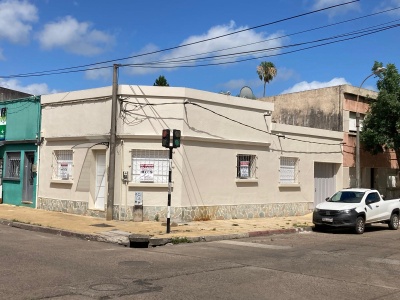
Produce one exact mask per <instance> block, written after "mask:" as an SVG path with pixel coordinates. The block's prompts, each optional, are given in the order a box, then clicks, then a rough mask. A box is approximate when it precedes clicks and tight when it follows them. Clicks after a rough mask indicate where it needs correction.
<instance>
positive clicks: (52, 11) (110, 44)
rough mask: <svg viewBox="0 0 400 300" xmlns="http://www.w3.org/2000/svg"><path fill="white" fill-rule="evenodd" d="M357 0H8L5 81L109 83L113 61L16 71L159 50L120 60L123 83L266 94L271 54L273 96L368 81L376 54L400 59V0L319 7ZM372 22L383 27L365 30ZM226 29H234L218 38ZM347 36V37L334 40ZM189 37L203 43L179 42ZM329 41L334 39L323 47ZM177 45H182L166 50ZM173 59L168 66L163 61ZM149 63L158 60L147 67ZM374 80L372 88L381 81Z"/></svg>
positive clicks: (3, 21) (41, 87)
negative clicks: (159, 82) (261, 72)
mask: <svg viewBox="0 0 400 300" xmlns="http://www.w3.org/2000/svg"><path fill="white" fill-rule="evenodd" d="M349 1H351V0H279V1H265V0H251V1H237V0H229V1H227V0H218V1H216V0H203V1H190V0H172V1H161V0H153V1H140V0H135V1H133V0H118V1H111V0H71V1H69V0H35V1H33V0H0V86H2V87H6V88H10V89H16V90H20V91H25V92H28V93H32V94H35V95H40V94H48V93H53V92H63V91H72V90H80V89H88V88H95V87H102V86H110V85H111V84H112V69H111V68H110V67H108V68H103V69H95V70H85V69H87V68H86V67H85V68H80V69H76V70H80V71H79V72H74V73H68V74H58V75H49V76H28V77H13V76H14V75H21V74H27V73H37V72H42V71H48V70H58V69H64V68H70V67H77V66H85V65H92V64H95V63H99V62H104V61H110V60H116V59H120V58H126V57H133V56H137V55H140V54H146V53H151V52H156V53H154V54H151V55H146V56H139V57H136V58H130V59H126V60H119V61H116V63H120V64H133V66H125V67H121V68H120V71H119V83H120V84H135V85H153V83H154V81H155V79H156V78H157V77H158V76H159V75H163V76H165V77H166V79H167V81H168V82H169V84H170V86H178V87H188V88H194V89H200V90H205V91H210V92H217V93H218V92H226V91H230V92H231V94H232V95H237V94H238V93H239V91H240V89H241V88H242V87H243V86H249V87H250V88H251V89H252V90H253V92H254V94H255V95H256V96H257V97H261V96H262V94H263V83H262V81H261V80H260V79H259V78H258V76H257V73H256V68H257V66H258V65H259V64H260V62H262V61H271V62H273V63H274V64H275V66H276V67H277V69H278V75H277V77H276V78H275V79H274V80H273V81H272V82H271V83H269V84H268V85H267V87H266V95H267V96H273V95H278V94H281V93H288V92H296V91H302V90H307V89H314V88H320V87H326V86H333V85H339V84H351V85H354V86H359V85H360V84H361V82H362V81H363V79H365V78H366V77H367V76H368V75H369V74H370V73H371V68H372V65H373V63H374V61H375V60H376V61H380V62H383V64H384V65H386V64H387V63H394V64H396V65H398V58H399V51H398V45H399V44H400V43H399V40H400V34H399V28H400V27H397V25H398V24H399V23H400V21H399V20H400V0H379V1H377V0H361V1H357V2H354V3H350V4H346V5H341V6H338V7H336V8H332V9H328V10H324V11H320V12H315V13H311V12H313V11H316V10H319V9H322V8H324V7H327V6H333V5H338V4H343V3H345V2H349ZM396 8H399V9H396ZM385 10H388V11H387V12H383V11H385ZM382 12H383V13H382ZM307 13H310V14H307ZM303 14H307V15H304V16H300V15H303ZM371 14H374V15H371ZM368 15H371V16H368ZM367 16H368V17H367ZM278 21H279V22H278ZM270 23H273V24H270ZM265 24H270V25H265ZM261 25H265V26H261ZM319 27H322V28H319ZM388 27H392V28H390V29H387V28H388ZM251 28H253V29H251ZM318 28H319V29H318ZM313 29H314V30H313ZM385 29H386V30H385ZM371 30H375V31H379V32H376V33H373V34H366V33H367V32H368V33H369V32H371ZM236 31H241V32H240V33H236V34H233V33H234V32H236ZM349 34H351V35H349ZM363 34H365V35H364V36H360V35H363ZM221 35H226V36H225V37H223V38H215V37H219V36H221ZM344 35H346V36H344ZM335 36H341V37H340V38H337V39H332V38H333V37H335ZM210 38H215V39H211V40H210ZM207 39H208V40H207ZM338 39H348V40H346V41H339V42H336V43H331V42H333V41H337V40H338ZM202 40H207V41H205V42H200V41H202ZM318 40H319V41H318ZM188 43H195V44H193V45H191V46H186V47H178V48H176V47H177V46H181V45H184V44H188ZM322 43H330V44H328V45H325V46H318V45H320V44H322ZM299 44H300V45H299ZM294 45H297V46H294ZM313 46H316V47H313ZM309 47H313V48H309ZM169 48H174V49H173V50H170V51H161V50H165V49H169ZM304 48H309V49H304ZM302 49H303V50H302ZM260 50H262V51H260ZM254 51H257V52H254ZM233 53H234V54H235V56H229V57H223V56H221V55H227V54H233ZM216 56H218V57H216ZM193 58H197V60H196V61H194V60H193ZM205 58H207V59H205ZM172 59H173V60H175V62H174V63H171V62H169V64H168V65H167V66H168V67H167V68H163V66H166V64H165V63H164V64H163V65H161V64H160V61H164V62H165V61H166V60H170V61H171V60H172ZM182 59H185V60H188V59H191V60H190V61H185V62H182ZM200 59H203V60H200ZM177 60H179V62H177ZM145 63H146V64H147V66H148V64H149V63H152V66H155V67H152V68H148V67H139V66H138V64H141V65H143V64H145ZM112 64H113V63H112V62H110V63H106V64H102V65H93V66H94V67H107V66H112ZM204 64H206V65H208V66H201V65H204ZM74 70H75V69H74ZM375 81H376V80H374V79H373V77H372V78H370V79H369V80H368V81H366V82H365V84H364V85H363V87H365V88H370V89H374V88H375Z"/></svg>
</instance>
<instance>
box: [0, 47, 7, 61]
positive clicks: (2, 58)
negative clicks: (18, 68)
mask: <svg viewBox="0 0 400 300" xmlns="http://www.w3.org/2000/svg"><path fill="white" fill-rule="evenodd" d="M0 60H6V58H5V57H4V54H3V49H1V48H0Z"/></svg>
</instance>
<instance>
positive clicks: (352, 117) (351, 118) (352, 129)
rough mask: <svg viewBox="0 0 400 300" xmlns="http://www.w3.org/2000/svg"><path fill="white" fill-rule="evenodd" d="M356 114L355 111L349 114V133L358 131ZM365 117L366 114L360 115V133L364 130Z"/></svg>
mask: <svg viewBox="0 0 400 300" xmlns="http://www.w3.org/2000/svg"><path fill="white" fill-rule="evenodd" d="M356 114H357V113H356V112H354V111H351V112H349V132H356V131H357V126H356ZM364 117H365V115H364V114H360V131H361V130H362V127H363V121H364Z"/></svg>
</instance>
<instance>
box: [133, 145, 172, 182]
mask: <svg viewBox="0 0 400 300" xmlns="http://www.w3.org/2000/svg"><path fill="white" fill-rule="evenodd" d="M168 175H169V153H168V150H133V151H132V182H154V183H168Z"/></svg>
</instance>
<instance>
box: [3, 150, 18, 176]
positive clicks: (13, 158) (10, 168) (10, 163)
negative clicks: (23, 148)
mask: <svg viewBox="0 0 400 300" xmlns="http://www.w3.org/2000/svg"><path fill="white" fill-rule="evenodd" d="M20 175H21V152H6V168H5V172H4V178H8V179H16V180H19V179H20Z"/></svg>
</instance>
